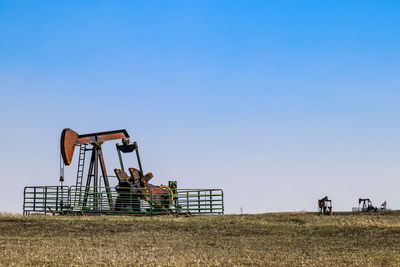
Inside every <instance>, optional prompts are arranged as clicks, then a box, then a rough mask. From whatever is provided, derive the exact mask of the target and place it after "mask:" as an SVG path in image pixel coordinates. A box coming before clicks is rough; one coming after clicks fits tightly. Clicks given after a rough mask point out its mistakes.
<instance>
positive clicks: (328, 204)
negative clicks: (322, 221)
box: [318, 196, 333, 215]
mask: <svg viewBox="0 0 400 267" xmlns="http://www.w3.org/2000/svg"><path fill="white" fill-rule="evenodd" d="M318 211H319V213H320V214H323V215H333V211H332V200H330V199H328V196H325V197H324V198H322V199H319V200H318Z"/></svg>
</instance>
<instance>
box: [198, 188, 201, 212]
mask: <svg viewBox="0 0 400 267" xmlns="http://www.w3.org/2000/svg"><path fill="white" fill-rule="evenodd" d="M197 207H198V209H199V213H201V211H200V190H199V191H197Z"/></svg>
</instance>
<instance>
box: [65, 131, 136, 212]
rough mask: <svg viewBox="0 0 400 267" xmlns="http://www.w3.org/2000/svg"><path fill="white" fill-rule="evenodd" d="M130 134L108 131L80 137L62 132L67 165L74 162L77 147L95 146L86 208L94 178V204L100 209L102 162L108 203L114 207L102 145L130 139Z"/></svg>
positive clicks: (69, 132) (89, 173)
mask: <svg viewBox="0 0 400 267" xmlns="http://www.w3.org/2000/svg"><path fill="white" fill-rule="evenodd" d="M128 138H129V134H128V133H127V132H126V130H125V129H122V130H116V131H107V132H98V133H90V134H83V135H79V134H78V133H76V132H74V131H73V130H71V129H69V128H66V129H64V130H63V131H62V134H61V156H62V159H63V161H64V164H65V165H67V166H68V165H70V164H71V161H72V157H73V155H74V150H75V146H76V145H81V144H91V145H92V146H93V149H92V156H91V160H90V165H89V172H88V177H87V180H86V189H85V195H84V199H83V206H84V207H85V206H86V203H87V199H88V195H89V186H90V184H91V180H92V178H93V185H94V192H93V193H94V195H93V204H94V208H95V209H97V208H98V204H99V203H98V198H99V196H98V195H99V193H100V192H98V188H97V187H98V185H99V182H100V181H99V169H98V168H99V167H98V165H99V164H98V163H99V162H100V168H101V172H102V174H103V180H104V185H105V186H106V190H107V196H108V202H109V205H110V208H112V207H113V203H112V195H111V190H110V184H109V181H108V177H107V171H106V166H105V163H104V157H103V151H102V148H101V146H102V144H103V143H104V142H105V141H110V140H116V139H122V140H124V139H128Z"/></svg>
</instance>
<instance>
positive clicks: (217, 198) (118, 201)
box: [23, 186, 224, 215]
mask: <svg viewBox="0 0 400 267" xmlns="http://www.w3.org/2000/svg"><path fill="white" fill-rule="evenodd" d="M33 213H45V214H46V213H53V214H74V213H79V214H86V213H100V214H133V215H158V214H169V213H176V214H185V213H190V214H224V193H223V190H222V189H176V190H175V192H173V191H171V190H169V189H163V190H160V189H159V190H154V189H151V188H127V187H94V186H80V187H77V186H69V187H68V186H28V187H25V189H24V205H23V214H24V215H29V214H33Z"/></svg>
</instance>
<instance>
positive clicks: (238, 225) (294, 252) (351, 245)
mask: <svg viewBox="0 0 400 267" xmlns="http://www.w3.org/2000/svg"><path fill="white" fill-rule="evenodd" d="M0 265H1V266H10V265H11V266H12V265H18V266H20V265H33V266H37V265H40V266H49V265H51V266H61V265H62V266H65V265H73V266H89V265H102V266H105V265H119V266H128V265H130V266H138V265H140V266H143V265H149V266H176V265H177V266H184V265H191V266H193V265H194V266H196V265H201V266H203V265H208V266H216V265H224V266H235V265H236V266H238V265H239V266H242V265H256V266H266V265H274V266H275V265H286V266H289V265H290V266H293V265H295V266H299V265H304V266H315V265H317V266H325V265H328V266H329V265H330V266H343V265H361V266H365V265H367V266H382V265H384V266H388V265H389V266H390V265H400V213H398V212H388V213H385V214H378V213H376V214H373V213H369V214H342V215H335V216H331V217H329V216H319V215H315V214H311V213H280V214H278V213H272V214H260V215H223V216H193V217H188V218H185V217H172V216H157V217H129V216H39V215H36V216H33V215H32V216H19V215H0Z"/></svg>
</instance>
